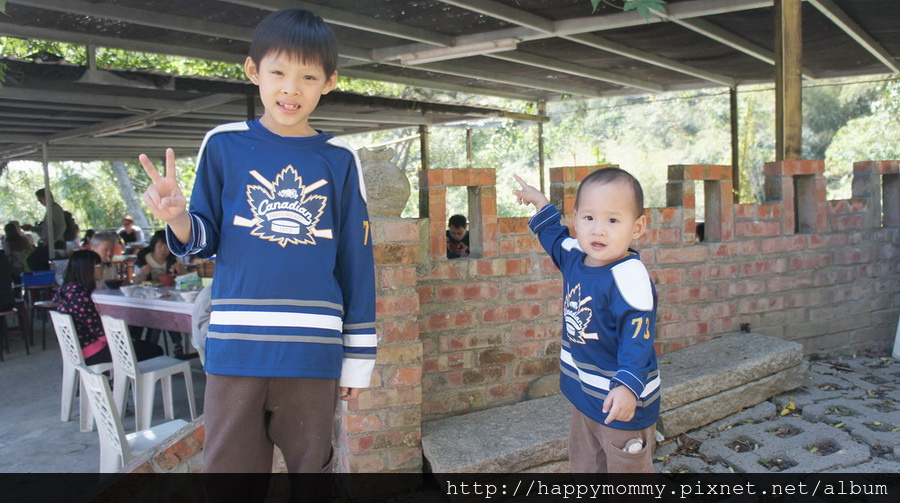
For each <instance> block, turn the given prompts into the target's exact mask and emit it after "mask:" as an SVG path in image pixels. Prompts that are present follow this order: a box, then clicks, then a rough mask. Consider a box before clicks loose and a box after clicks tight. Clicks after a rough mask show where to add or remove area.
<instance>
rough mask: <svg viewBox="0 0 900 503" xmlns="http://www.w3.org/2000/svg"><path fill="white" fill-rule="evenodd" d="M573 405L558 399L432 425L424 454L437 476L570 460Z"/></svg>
mask: <svg viewBox="0 0 900 503" xmlns="http://www.w3.org/2000/svg"><path fill="white" fill-rule="evenodd" d="M571 407H572V406H571V405H570V404H569V401H568V400H567V399H566V397H564V396H563V395H554V396H549V397H546V398H538V399H535V400H527V401H524V402H519V403H517V404H514V405H509V406H505V407H497V408H493V409H488V410H483V411H478V412H472V413H470V414H466V415H463V416H453V417H448V418H444V419H439V420H436V421H430V422H427V423H425V424H423V426H422V450H423V453H424V455H425V459H427V460H428V462H429V464H430V465H431V470H432V472H434V473H518V472H523V471H527V470H529V469H531V468H535V467H538V466H541V465H544V464H547V463H555V462H561V461H568V458H569V455H568V436H569V420H570V416H571Z"/></svg>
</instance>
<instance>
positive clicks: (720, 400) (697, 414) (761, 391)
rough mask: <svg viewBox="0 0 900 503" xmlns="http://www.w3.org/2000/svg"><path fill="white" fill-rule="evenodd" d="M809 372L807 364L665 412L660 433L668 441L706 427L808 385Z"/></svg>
mask: <svg viewBox="0 0 900 503" xmlns="http://www.w3.org/2000/svg"><path fill="white" fill-rule="evenodd" d="M808 371H809V366H808V365H807V364H806V363H805V362H803V363H801V364H799V365H795V366H793V367H791V368H789V369H785V370H782V371H780V372H778V373H776V374H773V375H770V376H767V377H764V378H762V379H758V380H756V381H753V382H750V383H747V384H744V385H743V386H738V387H737V388H734V389H730V390H726V391H722V392H720V393H717V394H715V395H712V396H708V397H706V398H702V399H699V400H696V401H694V402H691V403H688V404H685V405H683V406H681V407H678V408H675V409H670V410H668V411H666V412H662V413H660V415H659V421H658V422H657V423H656V429H657V430H659V431H660V433H662V434H663V435H664V436H665V437H666V438H671V437H674V436H677V435H681V434H682V433H686V432H688V431H691V430H693V429H695V428H699V427H701V426H705V425H707V424H709V423H712V422H714V421H718V420H719V419H722V418H723V417H726V416H729V415H731V414H734V413H735V412H740V411H741V410H743V409H746V408H747V407H752V406H754V405H757V404H759V403H762V402H764V401H766V400H768V399H769V398H772V397H773V396H775V395H778V394H781V393H784V392H785V391H789V390H792V389H794V388H796V387H798V386H800V385H802V384H803V383H804V382H806V375H807V372H808ZM667 392H668V390H667V389H664V390H663V393H667Z"/></svg>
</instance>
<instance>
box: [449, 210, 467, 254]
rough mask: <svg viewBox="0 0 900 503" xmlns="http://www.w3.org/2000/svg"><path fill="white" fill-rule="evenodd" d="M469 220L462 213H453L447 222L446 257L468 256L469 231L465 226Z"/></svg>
mask: <svg viewBox="0 0 900 503" xmlns="http://www.w3.org/2000/svg"><path fill="white" fill-rule="evenodd" d="M467 225H469V222H468V221H466V217H465V216H463V215H453V216H452V217H450V221H449V222H448V227H450V229H448V230H447V258H460V257H468V256H469V231H468V230H466V226H467Z"/></svg>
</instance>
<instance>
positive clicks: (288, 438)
mask: <svg viewBox="0 0 900 503" xmlns="http://www.w3.org/2000/svg"><path fill="white" fill-rule="evenodd" d="M337 402H338V383H337V379H303V378H288V377H271V378H269V377H234V376H223V375H214V374H207V380H206V395H205V402H204V410H203V416H204V420H205V425H206V439H205V441H204V446H203V472H204V473H270V472H271V471H272V454H273V452H274V451H273V445H277V446H278V448H279V449H281V452H282V453H283V454H284V460H285V463H286V464H287V469H288V471H289V472H291V473H327V472H330V471H331V452H332V451H331V439H332V430H333V428H334V411H335V409H336V408H337Z"/></svg>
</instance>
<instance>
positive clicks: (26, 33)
mask: <svg viewBox="0 0 900 503" xmlns="http://www.w3.org/2000/svg"><path fill="white" fill-rule="evenodd" d="M0 34H2V35H7V36H12V37H19V38H29V39H37V40H55V41H59V42H68V43H70V44H81V45H96V46H99V47H111V48H116V49H124V50H126V51H135V52H152V53H157V54H169V55H176V56H182V57H186V58H197V59H207V60H211V61H225V62H229V63H243V62H244V60H245V59H246V55H242V54H235V53H232V52H223V51H207V50H203V49H195V48H193V47H183V46H178V45H170V44H160V43H158V42H147V41H143V40H126V39H122V38H114V37H104V36H100V35H92V34H89V33H76V32H71V31H62V30H53V29H49V28H40V27H37V26H20V25H17V24H12V23H5V22H2V21H0Z"/></svg>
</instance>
